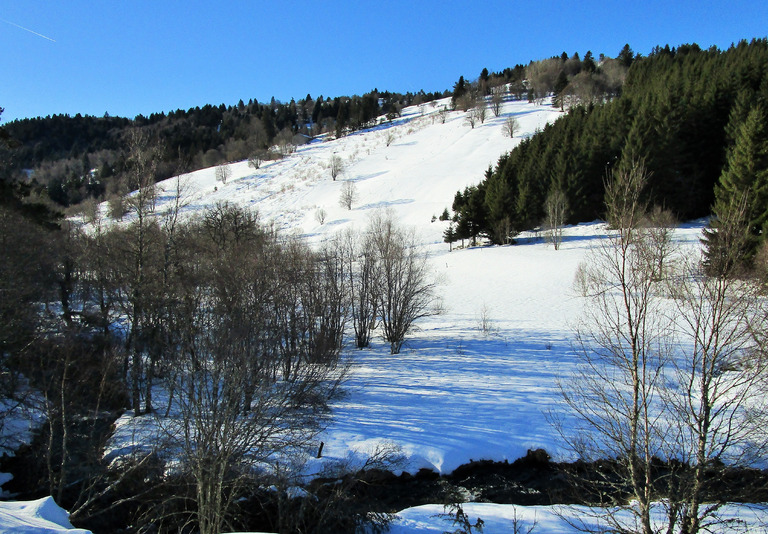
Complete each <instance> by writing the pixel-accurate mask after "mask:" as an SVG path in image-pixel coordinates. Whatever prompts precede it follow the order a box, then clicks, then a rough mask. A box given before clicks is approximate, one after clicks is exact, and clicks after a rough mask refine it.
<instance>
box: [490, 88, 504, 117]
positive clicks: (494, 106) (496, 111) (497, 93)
mask: <svg viewBox="0 0 768 534" xmlns="http://www.w3.org/2000/svg"><path fill="white" fill-rule="evenodd" d="M505 94H506V88H505V87H504V86H503V85H497V86H496V87H494V88H493V89H492V90H491V111H493V116H494V117H498V116H499V115H501V106H502V105H503V104H504V95H505Z"/></svg>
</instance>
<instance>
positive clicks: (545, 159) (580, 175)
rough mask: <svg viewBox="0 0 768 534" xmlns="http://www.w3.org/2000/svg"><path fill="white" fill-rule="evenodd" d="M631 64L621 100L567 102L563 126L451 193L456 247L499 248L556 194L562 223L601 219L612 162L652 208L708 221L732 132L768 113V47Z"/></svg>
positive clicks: (654, 57) (690, 52) (668, 51)
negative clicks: (635, 165) (489, 244)
mask: <svg viewBox="0 0 768 534" xmlns="http://www.w3.org/2000/svg"><path fill="white" fill-rule="evenodd" d="M630 57H631V55H630ZM633 59H634V60H633V61H631V66H630V68H629V70H628V72H627V75H626V82H625V83H624V85H623V87H622V89H621V91H620V96H617V97H613V98H611V97H610V96H609V95H608V96H606V98H605V99H604V101H602V102H599V103H596V102H595V101H594V99H590V100H588V101H583V100H582V101H579V100H578V99H576V100H572V101H571V106H570V108H569V109H568V111H567V114H566V115H565V116H564V117H562V118H561V119H560V120H558V121H556V122H555V123H553V124H550V125H548V126H547V127H546V128H544V130H543V131H542V132H541V133H540V134H539V135H534V136H532V137H530V138H528V139H525V140H523V142H522V143H520V145H519V146H517V147H516V148H515V149H514V150H512V151H511V152H510V153H509V154H507V155H504V156H503V157H501V158H500V159H499V161H498V162H497V164H496V166H495V167H494V168H489V169H488V171H487V173H486V175H485V177H484V179H483V180H481V181H480V183H479V184H478V185H477V186H473V187H468V188H467V189H465V190H464V191H459V192H457V194H456V198H455V202H454V204H453V209H454V212H455V220H456V221H457V228H456V231H455V234H454V237H455V238H457V239H462V238H468V237H476V236H479V235H485V236H487V237H488V238H490V239H491V240H492V241H493V242H496V243H503V242H506V241H507V240H508V239H509V237H510V236H511V235H514V234H515V233H516V232H519V231H521V230H523V229H527V228H532V227H536V226H538V225H539V224H541V222H542V221H543V220H544V215H545V207H544V206H545V200H546V198H547V196H548V194H549V193H550V192H552V191H556V190H559V191H563V192H564V193H565V195H566V198H567V200H568V205H569V207H570V209H569V216H568V217H567V222H571V223H575V222H579V221H590V220H593V219H595V218H598V217H602V216H603V215H604V213H603V209H604V204H603V195H604V180H605V178H606V177H607V176H609V174H610V172H611V170H612V169H613V168H614V167H616V166H617V165H618V164H620V162H630V161H641V160H644V162H645V166H646V168H647V170H648V171H649V173H650V182H649V187H648V189H647V195H648V197H649V198H648V200H649V201H650V202H651V203H652V204H655V205H658V206H660V207H662V208H665V209H668V210H671V211H672V212H673V213H674V214H675V215H676V216H677V217H678V218H680V219H690V218H695V217H701V216H706V215H709V214H710V212H711V208H712V206H713V202H714V199H715V193H714V191H715V186H716V184H717V182H718V179H719V177H720V176H721V174H722V173H723V169H724V166H725V164H726V158H727V154H728V153H729V150H730V149H731V148H732V147H733V145H734V142H735V138H736V132H737V131H738V129H739V128H740V126H741V124H742V123H743V122H744V121H745V120H746V118H747V116H748V114H749V112H750V110H751V109H755V108H757V109H760V110H762V111H760V113H763V117H765V110H766V109H768V41H766V39H759V40H752V41H751V42H746V41H742V42H740V43H738V45H734V46H732V47H731V48H729V49H728V50H726V51H721V50H718V49H717V48H714V47H713V48H710V49H708V50H702V49H701V48H700V47H699V46H697V45H695V44H693V45H685V46H680V47H679V48H676V49H675V48H670V47H669V46H666V47H664V48H659V47H657V48H656V49H654V50H653V52H652V53H651V54H650V55H649V56H647V57H635V58H633ZM561 65H562V68H563V69H564V68H565V66H566V61H565V60H563V61H562V62H561ZM560 77H562V76H560ZM570 79H571V80H573V78H570ZM566 86H567V84H566ZM562 87H563V86H561V88H562ZM561 91H562V89H561ZM554 98H555V100H557V98H558V93H555V96H554ZM763 123H765V118H764V119H763ZM762 131H763V132H765V129H763V130H762ZM761 135H764V134H761ZM761 143H762V145H765V139H763V140H762V141H761ZM758 144H760V143H758ZM763 209H765V207H763Z"/></svg>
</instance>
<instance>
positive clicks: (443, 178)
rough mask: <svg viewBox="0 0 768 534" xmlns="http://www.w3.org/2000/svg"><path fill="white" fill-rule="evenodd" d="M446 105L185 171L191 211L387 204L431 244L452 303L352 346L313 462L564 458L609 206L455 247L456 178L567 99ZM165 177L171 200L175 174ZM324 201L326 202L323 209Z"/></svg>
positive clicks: (517, 513)
mask: <svg viewBox="0 0 768 534" xmlns="http://www.w3.org/2000/svg"><path fill="white" fill-rule="evenodd" d="M446 105H447V102H446V101H441V102H437V103H436V104H435V105H432V104H426V105H423V106H420V107H413V108H409V109H407V110H405V113H404V114H403V117H402V118H401V119H399V120H397V121H395V122H394V123H391V124H389V123H387V124H382V125H380V126H379V127H377V128H374V129H372V130H369V131H365V132H358V133H354V134H352V135H349V136H347V137H344V138H342V139H338V140H333V141H320V140H318V141H314V142H313V143H311V144H309V145H307V146H304V147H300V148H299V149H298V150H297V151H296V152H295V153H294V154H292V155H291V156H289V157H287V158H285V159H283V160H280V161H274V162H268V163H265V164H263V165H262V166H261V168H259V169H253V168H251V167H249V166H248V164H247V162H239V163H233V164H231V165H230V169H231V171H232V173H231V176H230V177H229V179H228V180H227V182H226V183H221V182H217V180H216V175H215V169H213V168H211V169H204V170H200V171H196V172H193V173H190V174H188V175H186V176H184V177H183V178H182V183H183V188H184V197H185V202H186V207H185V208H184V213H185V214H186V215H191V214H194V213H196V212H199V211H201V210H203V209H205V208H206V207H209V206H212V205H213V204H215V203H216V202H224V201H226V202H231V203H236V204H239V205H245V206H251V207H252V208H253V209H255V210H257V211H258V213H259V215H260V218H261V220H262V222H264V223H267V224H274V225H275V226H276V227H278V228H280V229H281V231H283V232H287V233H290V234H295V235H299V236H303V237H304V238H306V239H307V240H309V241H310V242H311V243H315V244H317V243H321V242H323V241H324V240H326V239H329V238H331V237H332V236H333V235H335V234H336V233H337V232H339V231H340V230H343V229H345V228H348V227H355V228H358V229H362V228H364V227H365V225H366V223H367V221H368V218H369V217H370V215H371V214H372V213H374V212H375V211H376V210H378V209H381V208H386V209H389V210H392V211H393V213H394V215H395V217H396V219H397V220H398V221H400V222H402V223H403V224H405V225H408V226H413V227H415V229H416V232H417V236H418V239H419V243H420V244H421V246H423V247H425V249H426V250H428V251H429V253H430V258H431V260H430V261H431V263H432V268H433V270H434V274H435V276H436V277H438V278H439V279H440V281H441V282H440V286H439V287H440V296H441V299H442V302H443V307H444V309H445V312H444V313H443V314H442V315H440V316H437V317H432V318H429V319H425V320H423V321H421V322H420V323H418V327H419V328H418V330H417V331H415V332H413V333H411V334H410V335H409V336H408V338H407V341H406V345H405V347H404V349H403V351H402V353H401V354H399V355H391V354H390V353H389V345H388V343H385V342H384V341H383V340H381V339H375V340H374V344H373V347H372V348H371V349H367V350H362V351H358V350H355V349H354V348H352V347H351V346H350V347H349V348H348V349H347V350H346V351H345V354H346V355H347V356H348V357H349V360H350V361H351V369H350V374H349V379H348V381H347V383H346V389H347V392H348V395H347V396H346V397H345V398H344V399H343V400H341V401H338V402H337V403H336V405H335V407H334V408H335V409H334V422H333V423H332V425H331V426H330V427H329V428H328V429H327V430H326V431H325V433H324V434H323V435H322V436H321V439H322V441H323V442H324V449H323V458H322V459H320V460H311V462H312V463H310V465H309V467H308V469H309V472H318V471H319V470H320V469H321V468H322V467H323V464H324V463H326V462H332V461H334V460H343V461H345V462H351V463H352V465H354V463H355V462H360V463H362V462H363V461H364V459H365V458H366V457H367V456H368V455H369V454H370V453H371V452H373V451H374V450H375V449H376V448H377V447H379V446H381V445H382V444H383V445H386V446H387V447H393V448H395V449H397V450H399V451H400V452H401V453H402V454H403V456H404V458H405V463H404V464H403V465H402V468H403V469H404V470H408V471H410V472H415V471H417V470H418V469H420V468H423V467H426V468H430V469H434V470H436V471H438V472H441V473H449V472H451V471H453V470H454V469H455V468H456V467H458V466H459V465H461V464H463V463H466V462H469V461H470V460H480V459H493V460H505V459H508V460H514V459H516V458H519V457H521V456H524V455H525V453H526V450H527V449H536V448H544V449H546V450H547V451H548V452H549V453H550V454H551V455H552V456H553V457H555V458H556V459H567V453H566V451H565V450H564V449H563V447H562V445H561V444H560V443H559V442H558V440H557V437H556V433H555V431H554V430H553V428H552V427H551V426H550V424H549V423H548V421H547V415H548V414H551V413H556V414H560V415H563V416H565V417H567V415H565V414H563V413H562V411H563V404H562V401H561V397H560V393H559V390H558V387H557V381H558V380H559V379H567V378H568V377H569V376H571V375H572V374H573V373H575V372H577V366H576V357H575V355H574V352H573V349H572V342H573V340H574V334H573V327H574V326H575V322H576V320H577V318H578V316H579V315H580V312H581V309H582V305H583V302H582V301H583V299H582V298H581V297H579V296H578V295H577V293H576V292H575V291H574V290H573V288H572V286H573V280H574V275H575V274H576V271H577V267H578V265H579V264H580V262H582V261H583V260H584V258H585V256H586V254H588V252H589V250H590V248H591V247H592V245H593V244H595V243H596V242H598V241H599V240H601V239H603V238H604V237H605V236H606V235H607V234H608V231H607V230H606V227H605V225H604V224H603V223H601V222H592V223H586V224H581V225H578V226H574V227H569V228H567V229H566V230H565V237H564V243H563V245H562V247H561V249H560V250H557V251H556V250H554V248H553V247H552V246H550V245H548V244H547V243H546V242H545V241H544V239H543V238H542V237H541V236H540V235H538V234H537V233H535V232H528V233H525V234H523V235H521V236H519V238H518V240H517V244H516V245H513V246H503V247H474V248H465V249H459V250H453V251H452V252H451V251H449V246H448V245H447V244H445V243H443V239H442V234H443V231H444V230H445V228H446V225H447V224H448V223H447V222H441V221H438V220H433V219H435V218H436V217H437V216H439V215H440V214H441V213H442V211H443V209H444V208H446V207H447V208H449V209H450V206H451V204H452V201H453V197H454V194H455V192H456V191H457V190H460V189H463V188H464V187H466V186H468V185H471V184H475V183H477V182H478V181H480V180H481V179H482V177H483V173H484V172H485V170H486V169H487V168H488V167H489V166H491V165H494V164H495V163H496V161H497V159H498V158H499V156H501V155H502V154H503V153H505V152H507V151H509V150H510V149H511V148H512V147H514V146H515V145H516V144H517V143H519V142H520V139H521V138H523V137H526V136H530V135H532V134H533V133H534V132H535V131H536V130H537V129H540V128H542V127H543V126H544V125H545V124H546V123H547V122H549V121H553V120H555V119H556V118H557V117H558V112H557V111H555V110H553V109H552V108H551V106H537V105H533V104H529V103H525V102H507V103H506V104H505V106H504V108H503V113H502V115H501V116H500V117H498V118H495V117H493V116H490V117H489V118H488V120H486V122H485V123H484V124H481V125H477V126H476V127H475V128H471V127H470V126H469V125H468V124H467V123H466V122H465V120H464V115H463V114H462V113H460V112H448V113H447V114H445V121H443V120H442V118H441V114H440V112H439V111H440V109H441V108H442V107H443V106H446ZM509 116H515V117H516V118H517V119H518V121H519V123H520V126H521V128H520V132H519V133H518V134H517V135H516V137H515V139H510V138H509V137H505V136H504V135H503V131H502V130H503V123H504V120H505V119H506V118H507V117H509ZM334 155H335V156H338V157H340V158H341V160H342V162H343V166H344V172H343V173H342V174H341V176H339V177H338V178H337V180H335V181H334V180H332V178H331V173H330V169H329V164H330V161H331V158H332V157H333V156H334ZM344 181H350V182H352V183H354V184H355V186H356V189H357V193H358V199H357V200H356V202H355V203H354V204H353V206H352V209H351V210H348V209H346V208H345V207H342V206H340V205H339V197H340V193H341V189H342V186H343V182H344ZM160 187H161V189H162V190H163V193H162V194H161V197H160V201H159V203H158V205H157V211H158V212H159V213H162V212H163V210H164V209H166V206H167V205H168V203H170V202H171V201H172V200H173V193H174V191H175V188H176V181H175V180H173V179H172V180H168V181H166V182H163V183H161V184H160ZM103 209H105V210H106V207H104V208H103ZM318 211H322V212H324V213H325V217H324V220H323V221H322V223H321V222H320V220H319V219H322V217H318V216H317V214H318ZM702 226H703V223H689V224H686V225H683V226H682V227H680V228H679V229H677V230H676V232H675V236H674V240H675V241H676V242H677V243H678V244H679V245H680V246H682V247H688V248H689V251H690V253H691V254H694V253H696V252H697V250H698V248H699V246H700V243H699V236H700V235H701V229H702ZM151 417H152V416H146V417H139V418H133V417H132V416H131V414H130V413H128V414H126V415H125V416H123V417H122V418H121V419H120V420H119V421H118V423H117V432H116V434H115V435H114V436H113V439H112V442H111V447H112V450H113V451H114V450H117V449H120V448H122V447H123V446H126V445H128V444H129V443H130V442H131V441H132V440H134V439H138V440H141V439H142V436H144V435H145V434H144V433H143V430H142V429H145V428H146V424H147V423H149V422H150V421H151ZM466 511H467V512H468V513H469V514H470V515H478V516H482V517H483V518H484V520H486V522H487V528H486V530H485V532H509V531H510V530H511V528H512V527H511V525H513V523H514V517H517V518H518V519H519V520H520V522H521V524H524V523H525V524H527V525H528V526H530V524H531V522H532V521H533V519H534V518H535V519H536V520H537V521H538V523H539V528H538V530H537V531H543V532H571V531H572V530H571V529H569V528H568V527H567V526H565V525H564V524H563V523H562V522H560V520H559V518H557V517H556V516H555V515H554V514H553V512H552V509H550V508H536V507H533V508H527V509H525V508H521V507H517V508H515V507H512V506H506V507H505V506H500V505H489V504H488V505H467V507H466ZM441 512H442V507H440V506H437V505H434V506H426V507H419V508H415V509H410V510H406V511H404V512H402V513H401V515H400V516H399V519H398V520H397V522H396V523H395V525H394V528H393V532H401V533H406V532H407V533H416V532H443V531H445V530H447V529H449V528H450V527H451V524H450V523H447V522H446V521H445V519H444V518H441V517H437V516H436V514H439V513H441ZM747 512H748V511H747ZM747 512H744V513H747ZM728 513H734V514H738V513H741V511H740V510H739V509H738V508H734V509H733V511H732V512H731V511H730V509H729V512H728ZM748 513H751V512H748ZM763 519H765V518H764V517H762V516H761V519H759V520H755V519H750V520H749V521H750V522H751V523H752V524H756V523H759V522H761V521H763ZM763 522H764V521H763ZM526 530H527V527H526V529H525V530H523V531H526Z"/></svg>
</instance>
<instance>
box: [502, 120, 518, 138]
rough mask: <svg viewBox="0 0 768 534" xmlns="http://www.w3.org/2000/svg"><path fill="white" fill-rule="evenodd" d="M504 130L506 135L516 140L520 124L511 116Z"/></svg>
mask: <svg viewBox="0 0 768 534" xmlns="http://www.w3.org/2000/svg"><path fill="white" fill-rule="evenodd" d="M502 129H503V131H504V135H506V136H508V137H509V138H514V137H515V132H517V131H518V130H519V129H520V124H519V122H518V120H517V119H516V118H515V117H513V116H511V115H510V116H509V117H507V118H506V120H505V121H504V126H503V127H502Z"/></svg>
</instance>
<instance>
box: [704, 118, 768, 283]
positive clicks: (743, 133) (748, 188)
mask: <svg viewBox="0 0 768 534" xmlns="http://www.w3.org/2000/svg"><path fill="white" fill-rule="evenodd" d="M767 120H768V117H767V116H766V113H765V111H764V108H763V107H762V106H761V105H756V106H754V107H753V108H752V109H751V110H750V111H749V113H748V115H747V117H746V119H745V120H744V121H743V123H742V124H741V126H739V127H738V129H736V130H735V131H736V138H735V141H734V145H733V147H732V148H731V150H730V151H729V153H728V158H727V162H726V165H725V168H724V169H723V173H722V175H721V176H720V181H719V183H718V184H717V186H716V188H715V205H714V208H713V212H714V215H715V218H714V219H713V221H712V224H711V229H710V230H709V231H707V232H706V238H705V240H706V242H707V259H708V263H709V265H710V268H714V269H718V266H720V265H722V261H721V258H720V256H721V255H722V254H721V253H720V249H721V248H722V243H724V242H725V240H726V239H730V238H731V237H732V236H725V235H723V233H724V232H726V231H731V230H730V228H732V227H733V228H737V230H734V231H736V232H741V231H743V232H744V233H745V239H744V243H743V245H742V247H741V251H740V252H741V254H740V256H741V263H743V264H744V266H749V264H750V262H751V260H752V259H753V257H754V255H755V252H756V250H757V247H758V245H759V244H760V242H761V241H762V240H763V239H764V237H763V236H764V235H765V232H766V230H768V127H766V121H767ZM734 210H736V211H737V212H738V214H739V217H736V215H735V214H734ZM734 219H740V220H741V223H740V224H741V226H742V227H743V229H739V228H738V225H736V224H735V223H732V222H731V223H729V224H728V225H727V226H726V225H725V224H724V221H734ZM719 270H720V271H722V269H719Z"/></svg>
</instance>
